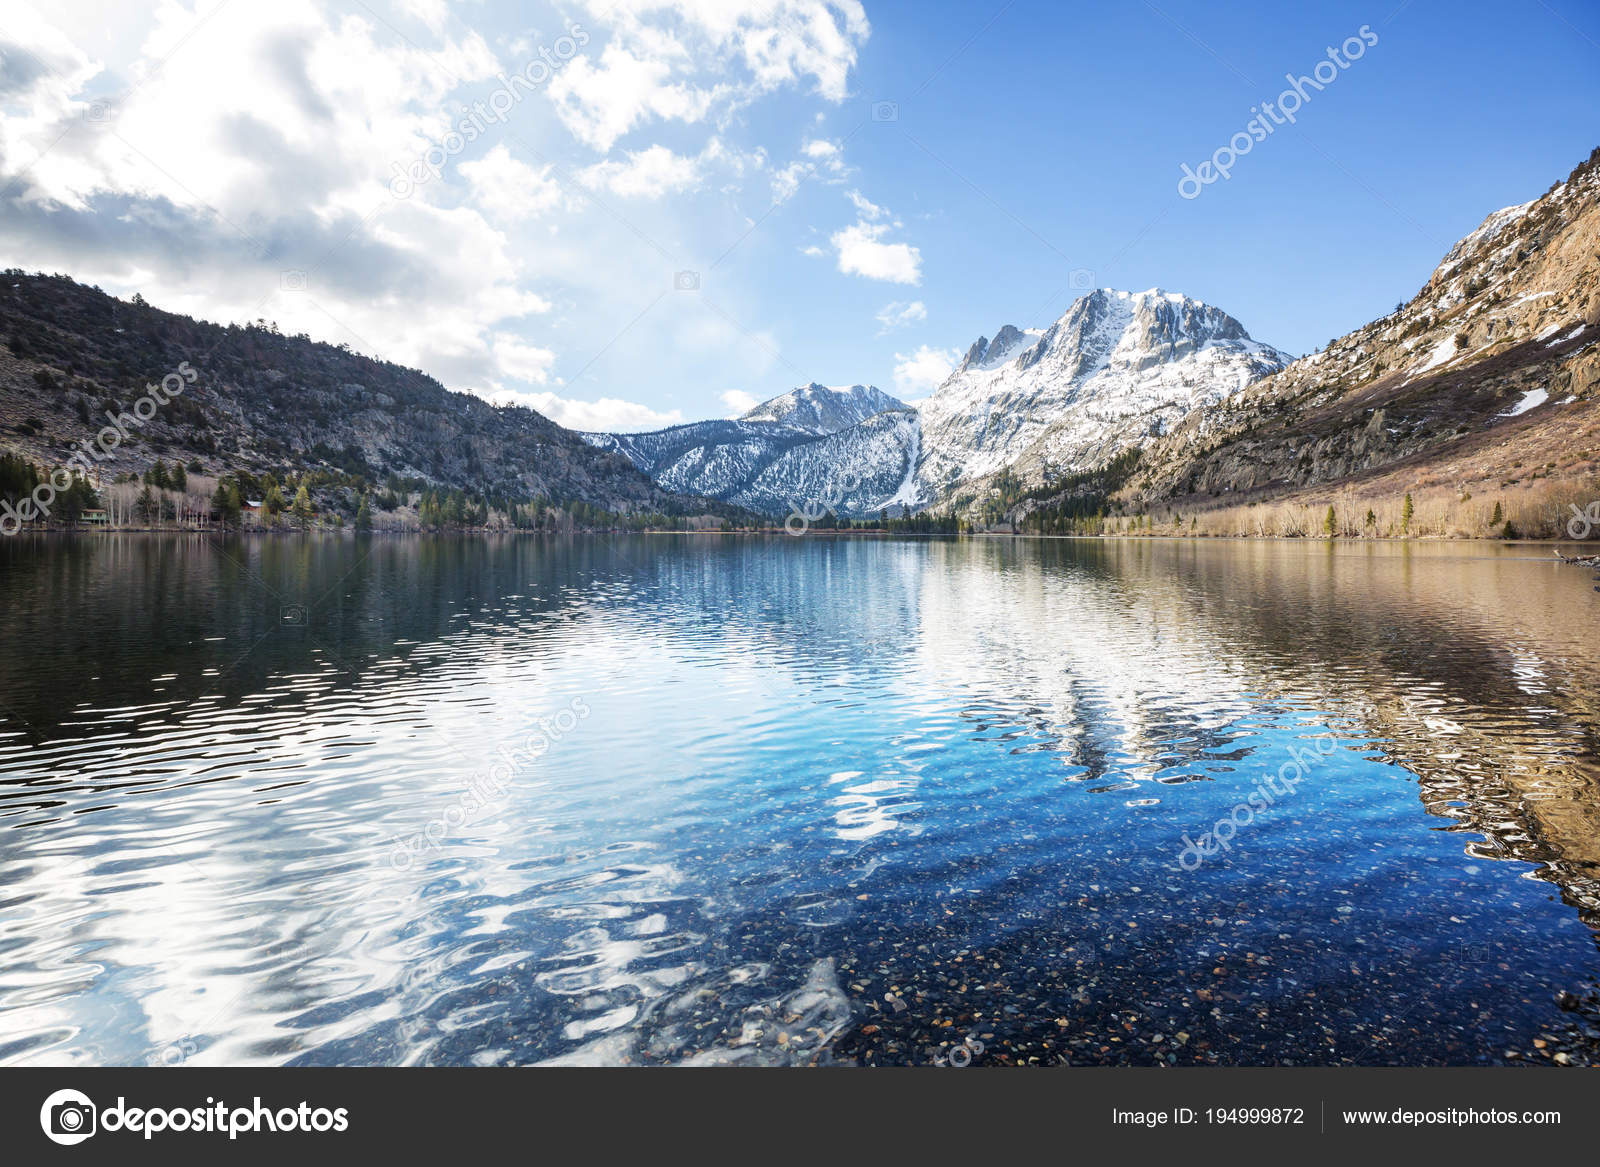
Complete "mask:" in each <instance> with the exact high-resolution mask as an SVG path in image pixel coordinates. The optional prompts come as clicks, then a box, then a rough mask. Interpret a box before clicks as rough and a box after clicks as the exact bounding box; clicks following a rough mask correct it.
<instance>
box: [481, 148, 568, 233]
mask: <svg viewBox="0 0 1600 1167" xmlns="http://www.w3.org/2000/svg"><path fill="white" fill-rule="evenodd" d="M457 169H458V171H459V173H460V174H461V177H462V178H464V179H466V180H467V182H468V183H469V184H470V185H471V187H472V197H473V200H474V201H475V202H476V203H477V204H478V205H479V206H480V207H482V208H483V209H484V210H485V211H487V212H489V214H491V215H493V216H495V217H497V218H500V219H513V220H514V219H525V218H529V217H531V216H534V215H539V214H542V213H543V212H545V211H548V210H550V209H551V208H553V207H555V206H557V205H558V204H559V203H560V202H561V184H560V183H558V182H556V181H555V179H553V178H551V177H550V167H549V166H541V167H539V168H538V169H537V170H536V169H534V168H533V167H532V166H529V165H528V164H527V163H525V162H519V161H517V160H516V159H515V158H513V157H512V156H511V151H510V150H508V149H507V148H506V147H505V146H504V145H498V146H495V147H494V148H493V149H491V150H490V151H489V152H488V153H487V154H485V155H484V156H483V157H482V158H479V159H477V160H476V161H473V162H463V163H461V165H460V166H459V167H458V168H457Z"/></svg>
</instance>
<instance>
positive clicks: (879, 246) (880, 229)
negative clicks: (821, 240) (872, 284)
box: [830, 222, 922, 284]
mask: <svg viewBox="0 0 1600 1167" xmlns="http://www.w3.org/2000/svg"><path fill="white" fill-rule="evenodd" d="M889 230H890V225H889V224H888V223H867V222H858V223H856V224H855V225H854V226H851V227H846V228H845V229H844V230H843V231H838V232H836V233H835V234H834V235H833V237H832V239H831V240H830V241H831V242H832V244H833V246H834V249H835V250H836V251H837V252H838V253H839V270H840V271H841V272H843V273H844V274H845V275H856V276H865V277H866V278H867V279H869V280H885V281H887V282H889V283H893V284H920V283H921V282H922V252H921V251H920V250H918V249H917V248H915V247H912V246H911V245H910V244H908V243H885V242H883V236H884V235H886V234H887V233H888V232H889Z"/></svg>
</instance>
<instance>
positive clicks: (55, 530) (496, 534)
mask: <svg viewBox="0 0 1600 1167" xmlns="http://www.w3.org/2000/svg"><path fill="white" fill-rule="evenodd" d="M120 535H140V536H161V537H170V536H175V535H204V536H214V535H222V536H227V537H233V538H297V537H304V536H317V537H326V536H339V537H348V538H363V539H364V538H383V539H404V538H421V537H429V538H445V537H453V538H464V537H474V538H546V539H571V538H582V537H600V536H604V537H608V538H611V537H615V536H618V535H629V536H673V537H684V536H691V537H704V536H717V537H730V538H731V537H744V538H750V537H754V536H766V537H777V536H785V537H787V538H789V539H808V538H842V539H863V538H865V539H1004V540H1023V539H1026V540H1033V541H1040V542H1043V541H1056V540H1067V541H1078V542H1102V543H1112V542H1118V543H1137V542H1150V543H1156V542H1160V543H1325V544H1328V545H1330V546H1335V545H1343V546H1362V545H1402V546H1404V545H1411V544H1426V545H1438V544H1445V543H1461V544H1473V545H1482V544H1499V545H1501V546H1505V547H1550V548H1552V549H1554V548H1560V547H1571V548H1577V549H1579V550H1580V551H1589V552H1591V554H1590V555H1582V554H1580V555H1579V556H1577V557H1576V558H1577V559H1580V560H1581V559H1589V558H1592V557H1593V556H1595V555H1600V539H1594V540H1579V539H1548V538H1541V539H1506V538H1503V537H1496V536H1489V535H1484V536H1470V535H1409V536H1389V535H1374V536H1370V537H1369V536H1328V535H1201V534H1192V535H1191V534H1184V535H1163V534H1156V533H1152V532H1141V533H1140V534H1137V535H1133V534H1126V535H1123V534H1114V535H1111V534H1103V535H1065V534H1063V535H1054V534H1039V533H1038V532H1032V531H1025V532H1015V531H961V532H947V531H871V530H837V529H831V530H824V529H812V530H807V531H805V532H803V533H802V534H800V535H794V534H793V533H792V532H790V531H788V530H786V529H785V528H783V527H782V526H773V527H758V528H755V529H749V528H736V529H734V530H731V531H723V530H719V529H715V528H706V529H704V530H698V531H669V530H660V529H647V530H642V531H624V530H616V529H610V530H597V531H527V530H515V529H509V530H493V529H490V528H486V527H466V528H458V529H454V530H414V531H413V530H399V531H397V530H383V529H374V530H371V531H357V530H354V529H353V528H350V527H344V528H326V527H324V528H316V529H312V530H286V529H268V528H262V527H253V528H244V529H232V530H230V529H226V528H220V527H191V528H162V527H118V528H114V529H106V528H78V529H70V528H63V527H49V528H42V529H35V530H22V531H18V532H16V533H15V534H12V535H9V536H6V537H5V538H4V539H0V546H5V545H6V543H9V542H13V541H16V540H22V539H40V538H44V539H58V538H79V537H82V538H89V539H94V538H104V537H108V536H120ZM1559 554H1560V552H1559V551H1558V552H1557V555H1559ZM1563 558H1565V557H1563ZM1568 562H1572V560H1570V559H1569V560H1568Z"/></svg>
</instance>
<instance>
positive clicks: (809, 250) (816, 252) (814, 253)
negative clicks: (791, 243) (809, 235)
mask: <svg viewBox="0 0 1600 1167" xmlns="http://www.w3.org/2000/svg"><path fill="white" fill-rule="evenodd" d="M800 254H801V255H804V256H809V257H810V258H812V259H818V258H820V257H822V256H824V255H827V254H828V253H827V252H826V251H824V250H823V249H822V248H820V247H818V246H817V245H816V244H815V243H812V244H810V245H808V246H806V247H802V248H801V249H800Z"/></svg>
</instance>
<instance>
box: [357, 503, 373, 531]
mask: <svg viewBox="0 0 1600 1167" xmlns="http://www.w3.org/2000/svg"><path fill="white" fill-rule="evenodd" d="M356 530H358V531H370V530H372V500H371V498H370V496H368V495H365V494H364V495H362V496H361V505H360V506H359V507H357V508H356Z"/></svg>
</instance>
